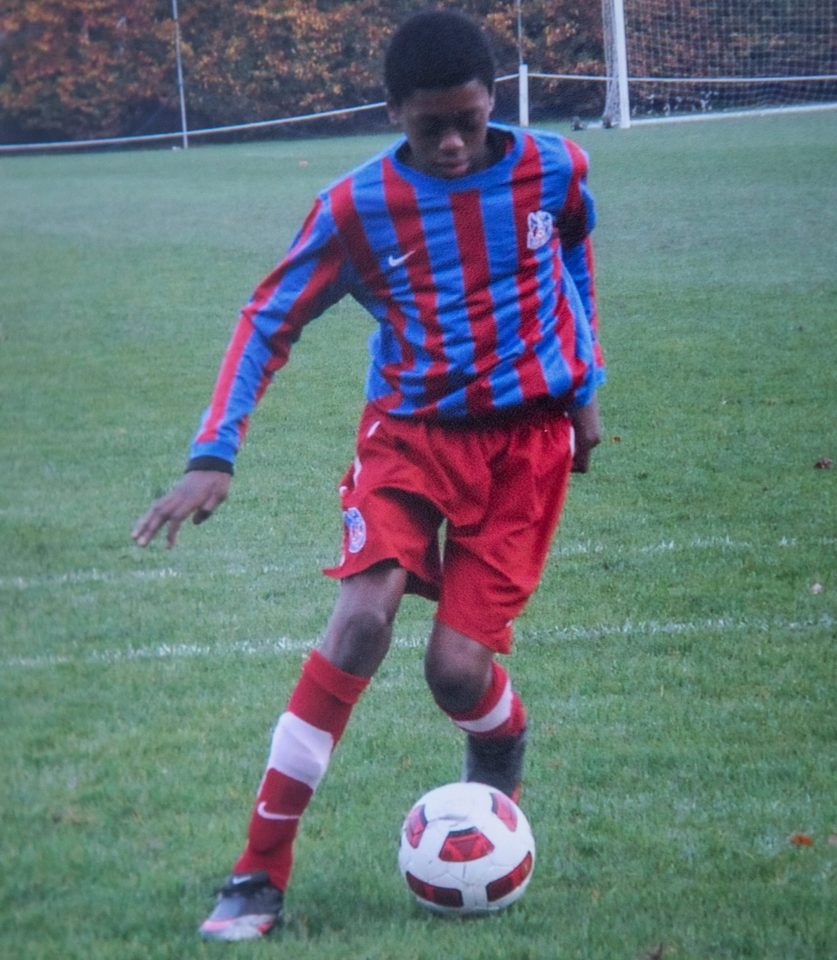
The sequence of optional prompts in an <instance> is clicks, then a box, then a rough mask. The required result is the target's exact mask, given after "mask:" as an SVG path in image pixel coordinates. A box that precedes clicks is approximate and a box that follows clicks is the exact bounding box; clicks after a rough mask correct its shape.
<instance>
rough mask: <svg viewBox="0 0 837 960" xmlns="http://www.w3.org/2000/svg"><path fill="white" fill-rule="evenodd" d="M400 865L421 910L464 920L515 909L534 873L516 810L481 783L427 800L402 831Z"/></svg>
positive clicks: (528, 836) (454, 786)
mask: <svg viewBox="0 0 837 960" xmlns="http://www.w3.org/2000/svg"><path fill="white" fill-rule="evenodd" d="M398 866H399V867H400V869H401V873H402V875H403V877H404V879H405V880H406V881H407V886H408V887H409V888H410V890H412V892H413V894H414V895H415V897H416V899H417V900H418V902H419V903H420V904H422V906H425V907H428V908H429V909H430V910H433V911H435V912H436V913H443V914H450V915H458V916H464V915H466V914H472V913H490V912H493V911H495V910H502V909H503V908H504V907H507V906H509V905H510V904H512V903H514V901H515V900H517V899H518V898H519V897H520V896H522V894H523V891H524V890H525V889H526V887H527V885H528V883H529V880H530V879H531V877H532V869H533V867H534V866H535V841H534V840H533V838H532V831H531V829H530V827H529V822H528V820H527V819H526V817H525V816H524V814H523V811H522V810H521V809H520V807H518V806H517V804H516V803H514V801H513V800H511V799H510V798H509V797H507V796H506V795H505V794H504V793H501V792H500V791H499V790H497V789H495V788H494V787H489V786H487V785H486V784H484V783H449V784H447V785H446V786H444V787H437V788H436V789H435V790H431V791H430V792H429V793H426V794H425V795H424V796H423V797H422V798H421V799H420V800H418V801H417V802H416V804H415V805H414V806H413V808H412V810H410V812H409V813H408V814H407V816H406V818H405V820H404V824H403V826H402V828H401V843H400V847H399V851H398Z"/></svg>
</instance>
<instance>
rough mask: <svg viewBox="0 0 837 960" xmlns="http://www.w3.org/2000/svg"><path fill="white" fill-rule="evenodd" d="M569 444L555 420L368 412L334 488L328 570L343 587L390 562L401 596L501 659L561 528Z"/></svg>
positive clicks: (552, 414)
mask: <svg viewBox="0 0 837 960" xmlns="http://www.w3.org/2000/svg"><path fill="white" fill-rule="evenodd" d="M571 447H572V429H571V426H570V421H569V419H568V418H567V417H566V416H565V415H564V414H562V413H561V412H556V411H545V410H540V411H537V412H534V413H531V414H528V415H527V416H526V417H524V418H518V419H514V420H509V419H506V420H505V421H504V422H502V423H496V424H487V425H468V426H461V425H451V424H445V423H440V422H438V421H423V420H409V419H403V418H397V417H392V416H389V415H388V414H386V413H383V412H381V411H380V410H378V409H377V408H375V407H374V406H371V405H369V406H367V407H366V409H365V410H364V412H363V416H362V417H361V420H360V426H359V428H358V438H357V448H356V456H355V460H354V463H353V464H352V466H351V467H350V468H349V470H348V471H347V472H346V475H345V477H344V478H343V481H342V484H341V486H340V495H341V499H342V506H343V519H344V528H343V554H342V558H341V560H340V563H339V565H338V566H336V567H332V568H329V569H327V570H325V571H324V572H325V573H326V574H327V575H328V576H331V577H336V578H339V579H343V578H345V577H350V576H352V575H354V574H357V573H360V572H362V571H363V570H367V569H368V568H369V567H371V566H373V565H374V564H376V563H380V562H382V561H384V560H395V561H397V562H398V564H400V565H401V566H402V567H404V568H405V569H406V570H407V571H408V573H409V577H408V583H407V591H408V592H411V593H418V594H421V595H422V596H425V597H427V598H429V599H431V600H438V608H437V611H436V618H437V619H438V620H439V621H441V622H442V623H444V624H446V625H447V626H450V627H453V628H454V629H455V630H458V631H459V632H460V633H463V634H465V635H466V636H468V637H471V638H472V639H474V640H477V641H479V642H480V643H483V644H485V645H486V646H487V647H490V648H491V649H492V650H495V651H497V652H498V653H508V652H509V650H510V649H511V641H512V622H513V620H514V618H515V617H516V616H517V615H518V614H519V613H520V611H521V610H522V609H523V607H524V606H525V604H526V602H527V600H528V599H529V597H530V596H531V595H532V593H533V592H534V590H535V588H536V587H537V585H538V582H539V580H540V577H541V574H542V572H543V567H544V564H545V562H546V557H547V553H548V551H549V545H550V541H551V539H552V535H553V533H554V531H555V527H556V525H557V523H558V517H559V515H560V513H561V508H562V506H563V503H564V497H565V495H566V491H567V486H568V481H569V475H570V467H571V464H572V450H571ZM443 522H445V523H446V525H445V529H444V542H443V545H442V546H441V547H440V543H439V533H440V528H441V526H442V524H443Z"/></svg>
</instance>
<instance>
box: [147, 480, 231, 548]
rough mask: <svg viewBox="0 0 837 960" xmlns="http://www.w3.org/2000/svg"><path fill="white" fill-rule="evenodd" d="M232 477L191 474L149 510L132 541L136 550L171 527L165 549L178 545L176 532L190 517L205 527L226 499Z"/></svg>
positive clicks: (167, 534) (167, 532) (167, 533)
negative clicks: (165, 527) (160, 530)
mask: <svg viewBox="0 0 837 960" xmlns="http://www.w3.org/2000/svg"><path fill="white" fill-rule="evenodd" d="M231 481H232V476H231V475H230V474H228V473H221V472H220V471H217V470H192V471H190V472H189V473H186V474H184V475H183V478H182V479H181V480H180V481H179V482H178V483H177V484H175V486H174V487H172V489H171V490H170V491H169V492H168V493H167V494H166V495H165V496H163V497H160V498H159V500H155V501H154V503H152V504H151V506H150V507H149V509H148V512H147V513H146V514H145V515H144V516H143V517H141V518H140V519H139V520H138V521H137V523H136V525H135V526H134V529H133V530H132V531H131V537H132V538H133V539H134V540H135V541H136V543H137V546H140V547H146V546H148V544H149V543H151V541H152V540H153V539H154V537H155V536H156V534H157V531H158V530H159V529H160V527H163V526H166V525H168V529H167V531H166V546H168V547H169V548H171V547H173V546H174V545H175V542H176V541H177V532H178V530H180V525H181V524H182V523H183V521H184V520H185V519H186V518H187V517H190V516H191V517H192V523H203V522H204V520H208V519H209V517H211V516H212V512H213V511H214V510H215V509H216V507H219V506H220V505H221V504H222V503H223V502H224V501H225V500H226V499H227V494H228V493H229V490H230V482H231Z"/></svg>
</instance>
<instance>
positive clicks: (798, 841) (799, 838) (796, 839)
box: [788, 833, 814, 847]
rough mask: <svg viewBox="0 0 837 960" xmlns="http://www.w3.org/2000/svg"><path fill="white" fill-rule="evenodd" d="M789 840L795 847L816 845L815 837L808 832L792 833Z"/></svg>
mask: <svg viewBox="0 0 837 960" xmlns="http://www.w3.org/2000/svg"><path fill="white" fill-rule="evenodd" d="M788 841H789V842H790V843H792V844H793V845H794V846H795V847H813V845H814V838H813V837H812V836H809V835H808V834H807V833H792V834H791V835H790V836H789V837H788Z"/></svg>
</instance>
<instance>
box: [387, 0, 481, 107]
mask: <svg viewBox="0 0 837 960" xmlns="http://www.w3.org/2000/svg"><path fill="white" fill-rule="evenodd" d="M495 72H496V65H495V62H494V54H493V53H492V52H491V47H490V45H489V43H488V39H487V38H486V36H485V34H484V33H483V31H482V30H481V29H480V27H479V26H478V25H477V24H476V23H475V22H474V21H473V20H471V19H470V18H469V17H466V16H465V15H464V14H462V13H458V12H456V11H454V10H426V11H424V12H422V13H416V14H414V15H413V16H412V17H410V18H409V19H408V20H405V21H404V23H402V24H401V26H400V27H399V28H398V29H397V30H396V31H395V33H394V34H393V37H392V40H391V41H390V44H389V47H388V48H387V52H386V57H385V59H384V82H385V83H386V88H387V94H388V96H389V97H390V99H391V100H393V101H394V102H395V103H396V104H399V103H402V102H403V101H404V100H406V99H407V98H408V97H409V96H411V95H412V94H413V93H415V91H416V90H441V89H445V88H446V87H458V86H459V85H460V84H463V83H468V82H469V81H471V80H479V81H480V82H481V83H483V84H485V87H486V89H487V90H488V92H489V93H491V92H492V91H493V89H494V74H495Z"/></svg>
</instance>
